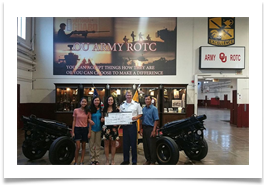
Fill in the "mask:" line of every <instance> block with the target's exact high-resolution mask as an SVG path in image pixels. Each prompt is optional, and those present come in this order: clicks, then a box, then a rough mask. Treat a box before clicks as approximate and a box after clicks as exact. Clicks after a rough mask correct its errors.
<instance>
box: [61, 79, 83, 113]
mask: <svg viewBox="0 0 266 185" xmlns="http://www.w3.org/2000/svg"><path fill="white" fill-rule="evenodd" d="M78 95H79V89H78V85H59V84H58V85H56V111H57V112H72V111H73V110H74V109H75V108H77V107H78V106H79V101H80V99H79V96H78Z"/></svg>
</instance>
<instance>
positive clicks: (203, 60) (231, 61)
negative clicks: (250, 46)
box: [199, 46, 245, 69]
mask: <svg viewBox="0 0 266 185" xmlns="http://www.w3.org/2000/svg"><path fill="white" fill-rule="evenodd" d="M199 51H200V55H199V56H200V59H199V68H200V69H244V68H245V47H226V48H225V47H212V46H206V47H203V46H202V47H200V49H199Z"/></svg>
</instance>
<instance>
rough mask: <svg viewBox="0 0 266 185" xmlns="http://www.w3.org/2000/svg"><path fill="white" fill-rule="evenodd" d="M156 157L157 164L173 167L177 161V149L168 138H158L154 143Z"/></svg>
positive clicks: (173, 142) (174, 143)
mask: <svg viewBox="0 0 266 185" xmlns="http://www.w3.org/2000/svg"><path fill="white" fill-rule="evenodd" d="M156 155H157V162H158V163H159V164H167V165H169V164H173V165H175V164H176V163H177V162H178V160H179V149H178V146H177V144H176V142H175V141H174V140H173V139H172V138H170V137H165V136H163V137H159V138H158V139H157V141H156Z"/></svg>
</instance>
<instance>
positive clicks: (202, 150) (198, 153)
mask: <svg viewBox="0 0 266 185" xmlns="http://www.w3.org/2000/svg"><path fill="white" fill-rule="evenodd" d="M199 145H200V146H199V147H198V148H197V149H196V150H193V149H191V150H184V152H185V154H186V155H187V156H188V158H189V159H191V160H196V161H200V160H201V159H203V158H204V157H206V155H207V153H208V144H207V142H206V140H205V139H203V140H201V141H200V142H199Z"/></svg>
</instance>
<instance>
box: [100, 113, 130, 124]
mask: <svg viewBox="0 0 266 185" xmlns="http://www.w3.org/2000/svg"><path fill="white" fill-rule="evenodd" d="M131 122H132V112H111V113H108V117H104V124H105V125H129V124H131Z"/></svg>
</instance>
